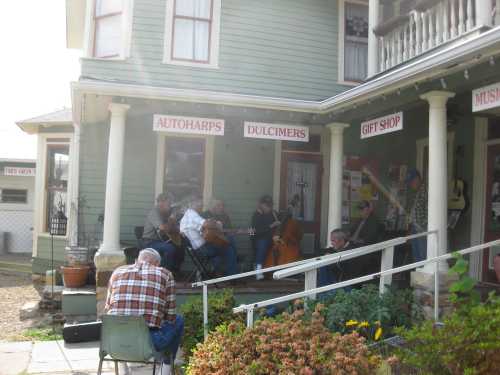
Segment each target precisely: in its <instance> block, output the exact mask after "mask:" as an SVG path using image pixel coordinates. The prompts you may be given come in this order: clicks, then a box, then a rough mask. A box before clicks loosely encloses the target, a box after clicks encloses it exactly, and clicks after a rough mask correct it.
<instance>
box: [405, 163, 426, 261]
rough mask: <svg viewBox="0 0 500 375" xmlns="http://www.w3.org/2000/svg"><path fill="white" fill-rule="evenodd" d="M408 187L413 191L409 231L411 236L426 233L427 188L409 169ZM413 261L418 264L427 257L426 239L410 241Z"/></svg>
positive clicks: (415, 172) (420, 177) (417, 174)
mask: <svg viewBox="0 0 500 375" xmlns="http://www.w3.org/2000/svg"><path fill="white" fill-rule="evenodd" d="M406 183H407V185H408V187H409V188H410V189H411V190H413V191H415V192H416V194H415V198H414V200H413V204H412V206H411V209H410V218H409V229H410V232H411V233H412V234H416V233H422V232H425V231H427V200H428V198H427V186H426V184H425V183H424V181H423V180H422V176H421V174H420V172H419V171H418V170H416V169H414V168H413V169H410V170H409V171H408V173H407V175H406ZM411 247H412V254H413V260H414V261H415V262H420V261H422V260H425V259H426V257H427V238H426V237H419V238H414V239H412V240H411Z"/></svg>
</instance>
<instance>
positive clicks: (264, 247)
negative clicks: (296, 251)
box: [255, 238, 273, 265]
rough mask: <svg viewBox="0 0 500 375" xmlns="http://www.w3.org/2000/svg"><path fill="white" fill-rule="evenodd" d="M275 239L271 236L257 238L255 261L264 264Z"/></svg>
mask: <svg viewBox="0 0 500 375" xmlns="http://www.w3.org/2000/svg"><path fill="white" fill-rule="evenodd" d="M272 243H273V240H272V239H270V238H258V239H256V240H255V263H256V264H261V265H262V264H264V262H265V261H266V257H267V251H268V250H269V248H270V247H271V245H272Z"/></svg>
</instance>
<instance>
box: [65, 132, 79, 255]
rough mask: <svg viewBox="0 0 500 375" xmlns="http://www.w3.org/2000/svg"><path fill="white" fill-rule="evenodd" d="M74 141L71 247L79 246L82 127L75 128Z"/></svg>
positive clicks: (70, 194) (72, 155) (72, 149)
mask: <svg viewBox="0 0 500 375" xmlns="http://www.w3.org/2000/svg"><path fill="white" fill-rule="evenodd" d="M73 129H74V133H73V139H72V140H71V146H70V158H69V160H70V177H69V178H70V182H69V186H68V189H69V191H68V193H69V194H68V195H69V201H70V204H69V206H68V207H69V209H68V231H67V234H68V237H69V240H70V245H73V246H74V245H78V229H79V226H78V209H79V207H78V198H79V191H80V182H79V181H80V127H79V126H74V127H73Z"/></svg>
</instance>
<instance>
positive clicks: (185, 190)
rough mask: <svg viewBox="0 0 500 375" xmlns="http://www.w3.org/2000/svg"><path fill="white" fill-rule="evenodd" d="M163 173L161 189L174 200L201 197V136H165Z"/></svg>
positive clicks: (181, 201) (202, 181)
mask: <svg viewBox="0 0 500 375" xmlns="http://www.w3.org/2000/svg"><path fill="white" fill-rule="evenodd" d="M164 165H165V171H164V172H165V173H164V180H163V191H168V192H169V193H170V194H172V196H173V198H174V202H176V203H183V202H185V200H186V199H188V198H189V197H190V196H193V195H197V196H198V197H203V186H204V175H205V173H204V169H205V168H204V166H205V140H204V139H203V138H181V137H165V164H164Z"/></svg>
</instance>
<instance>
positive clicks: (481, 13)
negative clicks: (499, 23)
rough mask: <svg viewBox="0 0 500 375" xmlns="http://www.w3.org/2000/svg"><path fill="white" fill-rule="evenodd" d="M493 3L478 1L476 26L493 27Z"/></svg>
mask: <svg viewBox="0 0 500 375" xmlns="http://www.w3.org/2000/svg"><path fill="white" fill-rule="evenodd" d="M492 20H493V2H492V1H491V0H476V26H490V27H491V26H493V23H492Z"/></svg>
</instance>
